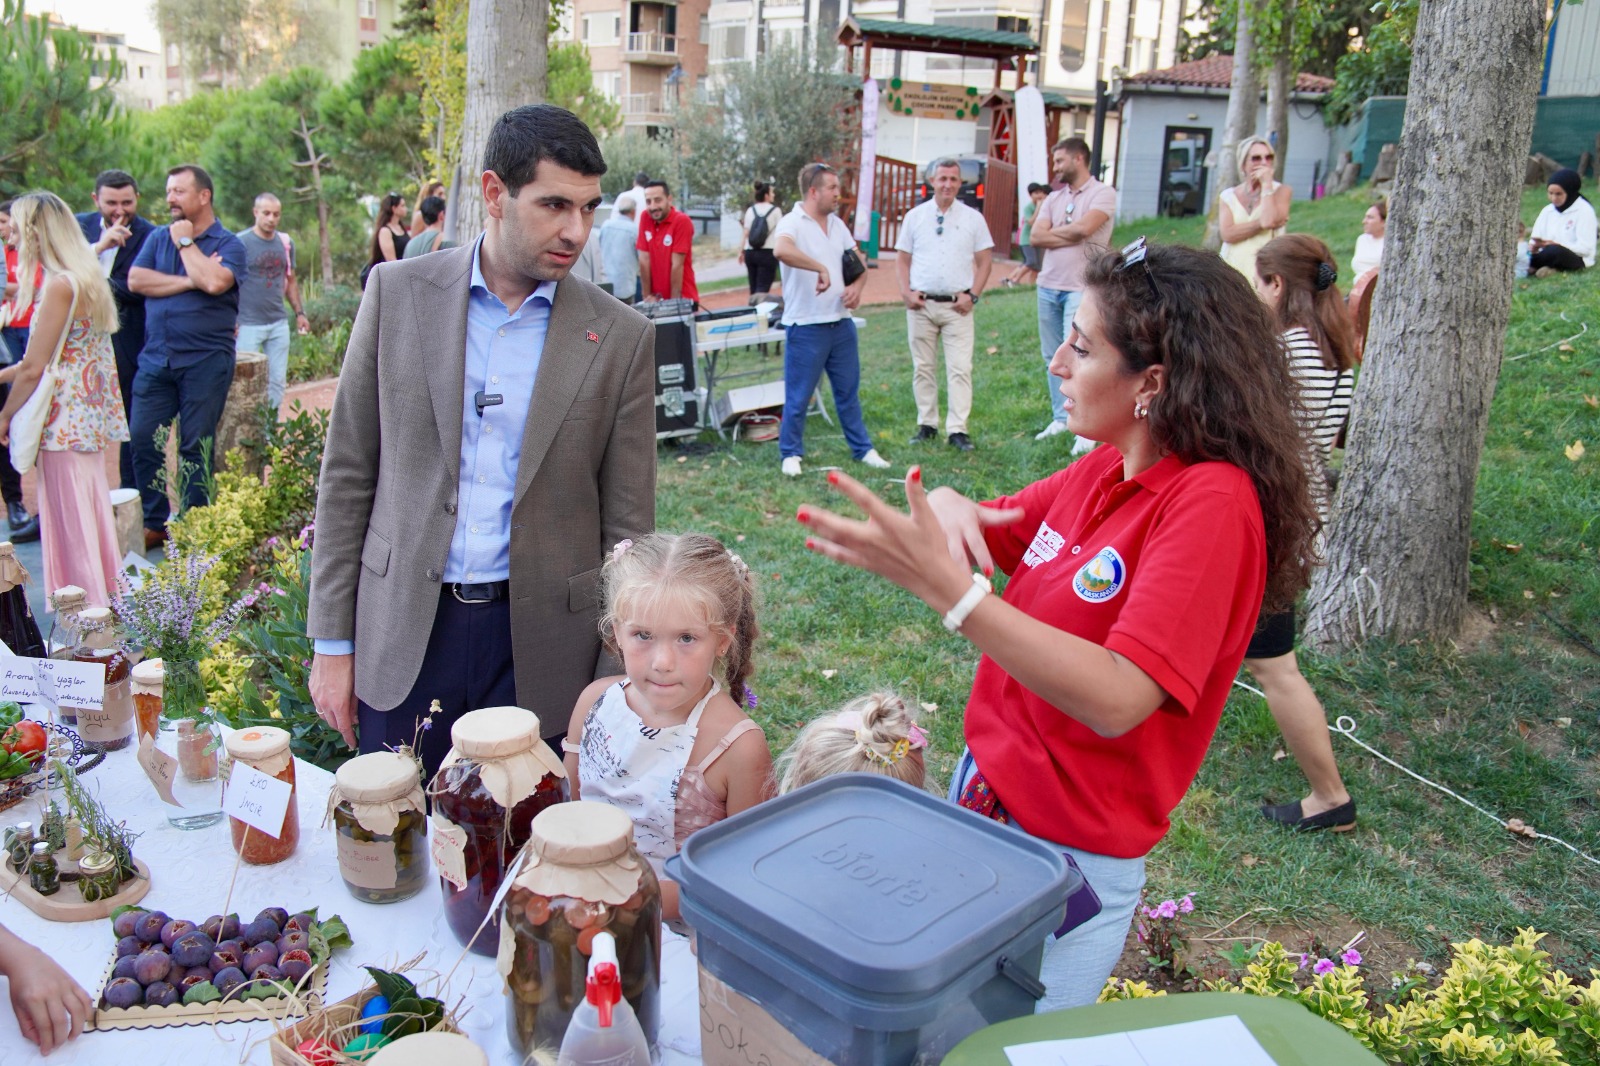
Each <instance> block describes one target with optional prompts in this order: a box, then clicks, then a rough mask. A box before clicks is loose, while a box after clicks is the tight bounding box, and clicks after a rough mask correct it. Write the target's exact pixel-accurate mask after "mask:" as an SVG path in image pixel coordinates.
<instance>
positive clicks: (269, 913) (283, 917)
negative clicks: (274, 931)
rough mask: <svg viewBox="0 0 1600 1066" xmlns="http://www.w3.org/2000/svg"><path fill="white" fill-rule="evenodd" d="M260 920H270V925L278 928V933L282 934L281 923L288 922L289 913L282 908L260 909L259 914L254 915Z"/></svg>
mask: <svg viewBox="0 0 1600 1066" xmlns="http://www.w3.org/2000/svg"><path fill="white" fill-rule="evenodd" d="M262 918H270V919H271V920H272V924H273V925H275V926H277V927H278V931H279V932H282V931H283V923H284V922H287V921H288V920H289V912H288V911H286V910H284V909H283V908H282V907H263V908H261V913H260V914H257V915H256V919H257V920H260V919H262Z"/></svg>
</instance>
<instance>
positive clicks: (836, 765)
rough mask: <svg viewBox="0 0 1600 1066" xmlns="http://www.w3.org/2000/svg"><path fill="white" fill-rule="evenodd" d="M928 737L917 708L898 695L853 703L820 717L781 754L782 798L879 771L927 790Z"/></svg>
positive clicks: (880, 694)
mask: <svg viewBox="0 0 1600 1066" xmlns="http://www.w3.org/2000/svg"><path fill="white" fill-rule="evenodd" d="M927 743H928V738H927V734H925V733H924V732H923V731H922V729H921V727H919V726H918V725H917V721H916V718H915V716H914V715H913V714H912V713H911V709H910V708H909V707H907V706H906V703H905V701H904V700H902V699H901V698H900V697H899V696H896V695H895V694H894V693H892V692H874V693H873V694H872V695H870V696H861V697H859V698H857V699H853V700H851V701H850V702H849V703H847V704H845V705H844V706H843V707H841V708H840V709H839V710H837V711H835V712H833V713H832V714H826V715H823V716H822V717H821V718H817V719H814V720H813V721H812V722H811V723H810V724H808V725H807V726H806V727H805V728H804V729H802V730H801V731H800V735H799V736H798V737H796V738H795V741H794V743H793V744H791V745H789V750H787V751H785V752H784V753H783V754H782V755H780V756H778V763H777V771H776V772H777V774H778V794H779V795H782V794H784V793H786V792H792V791H794V790H795V789H797V788H800V787H801V786H802V785H809V784H811V783H812V782H813V781H820V780H822V779H823V778H824V777H832V776H833V775H834V774H846V773H860V772H865V773H877V774H883V775H884V776H885V777H892V778H894V779H895V780H897V781H904V782H905V783H906V784H908V785H913V786H915V787H917V788H921V787H923V778H924V775H925V773H926V767H925V766H924V764H923V756H922V749H923V748H924V747H926V746H927Z"/></svg>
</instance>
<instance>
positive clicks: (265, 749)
mask: <svg viewBox="0 0 1600 1066" xmlns="http://www.w3.org/2000/svg"><path fill="white" fill-rule="evenodd" d="M224 743H225V745H226V747H227V749H228V757H229V758H231V759H233V761H234V762H235V763H244V764H245V765H246V766H249V767H252V768H253V769H256V770H259V771H260V772H262V773H264V774H266V775H267V776H268V777H272V778H276V779H277V780H279V781H282V782H284V783H286V784H287V785H288V786H289V806H288V809H287V810H286V811H285V812H284V816H283V828H282V829H281V830H280V831H279V832H278V835H277V836H276V837H274V836H271V835H270V834H268V833H265V832H262V831H261V830H260V829H257V828H256V827H255V826H252V825H247V824H246V823H244V822H241V821H240V820H239V819H238V818H235V817H234V816H233V815H229V816H228V828H229V829H230V830H232V832H233V849H234V850H235V851H237V852H238V853H239V857H240V858H242V859H243V860H244V861H245V862H248V863H250V864H252V865H254V866H270V865H271V864H272V863H275V862H282V861H283V860H284V859H287V858H288V857H289V856H291V855H293V854H294V849H295V848H296V847H297V846H299V844H300V801H299V796H298V795H296V793H295V786H294V756H293V755H291V754H290V753H289V733H288V730H285V729H279V728H278V727H276V726H251V727H249V728H248V729H240V730H236V731H234V732H232V733H229V734H228V739H227V740H226V741H225V742H224ZM232 785H233V775H232V774H231V773H230V775H229V781H228V787H232ZM223 794H224V797H226V795H227V792H226V788H225V789H224V792H223ZM224 802H226V800H224Z"/></svg>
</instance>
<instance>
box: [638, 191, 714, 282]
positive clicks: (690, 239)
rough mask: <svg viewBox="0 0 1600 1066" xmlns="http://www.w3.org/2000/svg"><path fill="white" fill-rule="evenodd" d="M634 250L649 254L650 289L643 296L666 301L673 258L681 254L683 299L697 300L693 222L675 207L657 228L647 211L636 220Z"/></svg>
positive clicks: (670, 280) (652, 217) (653, 218)
mask: <svg viewBox="0 0 1600 1066" xmlns="http://www.w3.org/2000/svg"><path fill="white" fill-rule="evenodd" d="M634 247H635V248H637V249H639V251H641V252H648V253H649V254H650V289H649V291H648V292H646V293H645V295H646V296H659V297H661V298H662V299H667V298H668V297H670V296H671V295H672V257H673V256H674V255H675V254H677V253H679V252H681V253H683V255H684V260H683V297H684V299H686V300H698V299H699V298H700V290H699V289H697V288H695V287H694V221H693V220H692V219H690V218H689V216H688V215H686V214H684V213H683V212H682V211H679V210H678V209H677V208H676V207H674V208H672V209H671V210H669V211H668V212H667V218H666V221H664V222H662V223H661V224H660V225H659V226H658V225H656V220H655V217H654V216H653V215H651V214H650V212H648V211H646V212H645V213H644V217H643V218H641V219H640V220H639V240H638V242H637V243H636V244H635V245H634Z"/></svg>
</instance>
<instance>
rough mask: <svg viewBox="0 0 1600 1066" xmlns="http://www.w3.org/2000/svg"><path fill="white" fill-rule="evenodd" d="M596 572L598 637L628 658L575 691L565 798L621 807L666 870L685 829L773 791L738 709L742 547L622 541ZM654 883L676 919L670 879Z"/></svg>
mask: <svg viewBox="0 0 1600 1066" xmlns="http://www.w3.org/2000/svg"><path fill="white" fill-rule="evenodd" d="M602 585H603V595H604V598H605V608H604V612H603V614H602V616H601V619H600V635H601V639H602V640H603V641H604V643H605V646H606V649H607V650H608V651H610V652H611V653H612V654H613V655H615V656H617V657H618V658H620V659H621V660H622V666H623V669H624V671H626V672H625V673H624V674H622V675H618V676H614V677H605V678H601V679H600V680H598V681H596V682H594V683H593V684H591V685H590V686H589V687H588V688H586V689H584V691H583V694H582V695H581V696H579V697H578V703H577V706H576V707H574V708H573V711H572V724H571V727H570V728H569V729H568V731H567V739H566V741H565V742H564V744H563V747H564V748H565V750H566V753H567V754H566V765H567V776H568V779H569V781H570V782H571V786H572V798H573V799H585V800H593V801H598V802H601V803H609V804H611V805H612V806H614V807H617V808H619V809H621V810H623V811H626V812H627V814H628V816H629V817H630V818H632V819H633V829H634V840H635V842H636V843H637V844H638V846H639V850H640V852H641V853H643V854H644V856H645V857H646V858H647V859H649V860H650V863H651V865H652V866H654V867H655V870H656V874H657V876H661V873H662V864H663V863H664V862H666V860H667V859H668V858H670V857H671V856H673V855H675V854H677V852H678V849H679V848H680V847H681V846H682V845H683V842H684V840H686V839H687V838H688V836H689V834H690V833H693V832H694V831H695V830H697V829H703V828H704V827H706V826H708V825H711V824H712V823H714V822H719V821H721V820H722V819H724V818H726V817H727V816H728V815H730V814H737V813H738V812H740V811H742V810H744V809H746V808H747V807H753V806H755V805H756V804H757V803H760V802H761V801H762V800H764V799H766V798H768V796H769V795H770V789H771V780H772V755H771V753H770V752H769V751H768V749H767V740H766V737H765V736H764V735H763V734H762V732H761V727H760V726H758V725H756V723H754V722H752V721H751V720H750V719H749V718H748V717H747V716H746V715H745V713H744V710H743V709H742V708H743V705H744V703H745V700H746V697H747V694H748V689H747V688H746V685H745V682H746V680H747V679H748V678H749V676H750V673H751V669H752V667H751V659H750V653H751V647H752V645H753V644H754V643H755V640H756V633H757V630H756V616H755V588H754V585H753V584H752V582H751V576H750V568H749V567H748V566H746V565H745V564H744V561H743V560H741V559H740V558H739V557H738V556H737V555H734V554H733V553H732V552H730V551H728V549H727V548H725V547H724V546H723V545H722V543H721V542H720V541H718V540H717V539H716V538H715V537H708V536H705V535H704V534H700V533H683V534H679V535H676V536H674V535H670V534H664V533H652V534H650V535H649V536H646V537H642V538H640V539H639V540H638V541H636V542H635V541H629V540H624V541H622V542H620V543H618V544H617V546H616V548H615V549H613V551H612V553H611V555H610V557H609V558H608V559H607V560H606V563H605V568H604V570H603V572H602ZM717 674H720V675H721V678H720V679H719V678H718V677H717V676H716V675H717ZM661 890H662V910H663V914H664V916H665V917H666V918H669V919H676V918H677V917H678V892H677V886H676V885H675V884H673V883H671V882H670V881H667V880H665V879H663V880H662V883H661Z"/></svg>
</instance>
